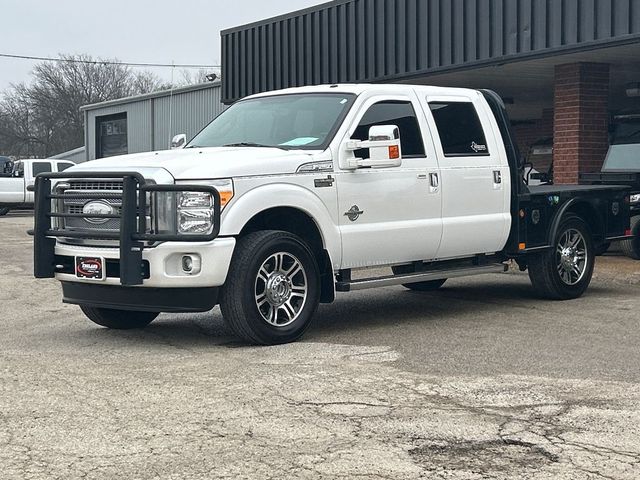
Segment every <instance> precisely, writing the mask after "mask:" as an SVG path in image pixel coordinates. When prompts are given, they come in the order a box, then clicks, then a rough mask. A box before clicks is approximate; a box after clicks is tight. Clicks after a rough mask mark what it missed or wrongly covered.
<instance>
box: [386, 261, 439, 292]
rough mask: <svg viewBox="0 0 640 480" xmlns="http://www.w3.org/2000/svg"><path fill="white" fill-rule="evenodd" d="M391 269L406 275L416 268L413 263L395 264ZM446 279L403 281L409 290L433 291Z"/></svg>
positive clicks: (397, 273) (398, 273)
mask: <svg viewBox="0 0 640 480" xmlns="http://www.w3.org/2000/svg"><path fill="white" fill-rule="evenodd" d="M391 270H392V271H393V274H394V275H405V274H407V273H413V272H414V269H413V267H412V266H411V265H395V266H393V267H391ZM446 281H447V279H446V278H442V279H440V280H429V281H426V282H416V283H403V284H402V286H403V287H404V288H408V289H409V290H413V291H414V292H433V291H435V290H438V289H439V288H440V287H441V286H442V285H444V283H445V282H446Z"/></svg>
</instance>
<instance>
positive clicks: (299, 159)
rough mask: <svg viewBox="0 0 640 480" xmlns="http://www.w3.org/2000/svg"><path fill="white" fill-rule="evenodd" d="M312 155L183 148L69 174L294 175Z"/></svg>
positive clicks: (80, 168) (112, 161) (88, 166)
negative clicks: (158, 172) (165, 172)
mask: <svg viewBox="0 0 640 480" xmlns="http://www.w3.org/2000/svg"><path fill="white" fill-rule="evenodd" d="M312 155H313V153H312V152H309V151H304V152H301V151H299V150H298V151H287V150H280V149H278V148H253V147H228V148H227V147H220V148H187V149H183V150H165V151H161V152H149V153H138V154H134V155H123V156H118V157H109V158H102V159H100V160H92V161H90V162H86V163H83V164H80V165H78V166H77V167H73V171H74V172H82V171H95V170H104V171H114V170H117V171H127V170H134V171H139V172H140V173H142V174H143V175H144V172H143V170H146V169H158V168H162V169H164V170H166V171H168V172H169V173H170V174H171V175H172V176H173V177H174V178H175V179H176V180H198V179H210V178H229V177H244V176H252V175H254V176H255V175H278V174H291V173H295V172H296V170H297V169H298V167H300V165H302V164H304V163H308V162H311V161H312Z"/></svg>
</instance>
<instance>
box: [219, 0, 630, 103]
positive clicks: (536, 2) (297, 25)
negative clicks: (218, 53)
mask: <svg viewBox="0 0 640 480" xmlns="http://www.w3.org/2000/svg"><path fill="white" fill-rule="evenodd" d="M638 39H640V0H337V1H334V2H330V3H326V4H323V5H319V6H317V7H312V8H309V9H306V10H302V11H299V12H294V13H292V14H290V15H283V16H281V17H277V18H272V19H269V20H265V21H264V22H257V23H254V24H251V25H246V26H242V27H238V28H233V29H230V30H226V31H224V32H222V65H223V75H222V78H223V101H224V102H225V103H229V102H232V101H234V100H237V99H238V98H242V97H244V96H246V95H249V94H252V93H257V92H263V91H268V90H274V89H280V88H286V87H293V86H302V85H314V84H323V83H341V82H375V81H381V80H385V79H393V78H398V77H403V76H404V77H406V76H411V75H418V74H425V73H428V72H434V71H443V70H450V69H454V68H461V67H464V66H471V65H479V64H490V63H500V62H504V61H511V60H515V59H517V58H522V57H525V56H529V55H545V54H552V53H556V52H558V51H559V50H569V49H582V48H590V47H593V46H595V45H597V44H600V43H603V44H605V43H618V42H625V41H633V40H638Z"/></svg>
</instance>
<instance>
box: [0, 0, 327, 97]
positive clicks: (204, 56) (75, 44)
mask: <svg viewBox="0 0 640 480" xmlns="http://www.w3.org/2000/svg"><path fill="white" fill-rule="evenodd" d="M318 3H322V2H321V1H318V0H236V1H220V0H214V1H205V0H181V1H177V2H176V1H168V0H155V1H152V0H107V1H101V2H95V1H87V0H58V1H55V2H51V1H43V0H3V1H2V4H1V6H0V10H1V16H2V18H3V22H2V34H1V35H2V41H0V53H13V54H26V55H38V56H56V55H57V54H58V53H88V54H90V55H93V56H96V57H109V58H112V57H117V58H118V59H120V60H123V61H130V62H158V63H171V62H175V63H198V64H199V63H205V64H219V63H220V30H222V29H225V28H229V27H234V26H237V25H242V24H245V23H249V22H253V21H256V20H261V19H264V18H267V17H270V16H274V15H279V14H281V13H286V12H290V11H292V10H298V9H301V8H306V7H308V6H311V5H315V4H318ZM33 64H34V62H30V61H26V60H10V59H4V58H0V90H4V89H5V88H6V87H8V86H9V84H10V83H17V82H21V81H24V80H28V79H29V73H30V71H31V68H32V66H33ZM153 71H154V72H155V73H157V74H158V75H160V76H162V78H165V79H166V78H170V76H171V72H170V69H164V70H163V69H153Z"/></svg>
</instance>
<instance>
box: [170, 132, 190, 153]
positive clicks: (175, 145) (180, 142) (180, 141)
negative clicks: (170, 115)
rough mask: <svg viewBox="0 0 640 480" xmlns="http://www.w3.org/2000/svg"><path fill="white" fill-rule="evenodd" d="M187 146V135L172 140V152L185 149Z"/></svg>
mask: <svg viewBox="0 0 640 480" xmlns="http://www.w3.org/2000/svg"><path fill="white" fill-rule="evenodd" d="M186 144H187V135H186V134H184V133H180V134H179V135H176V136H175V137H173V139H172V140H171V150H177V149H179V148H184V146H185V145H186Z"/></svg>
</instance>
